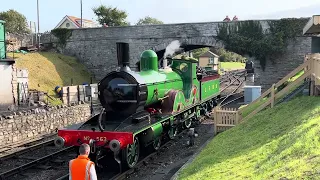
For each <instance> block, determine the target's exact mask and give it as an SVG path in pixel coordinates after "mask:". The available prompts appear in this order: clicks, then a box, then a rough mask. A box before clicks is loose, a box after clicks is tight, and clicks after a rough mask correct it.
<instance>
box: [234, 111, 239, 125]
mask: <svg viewBox="0 0 320 180" xmlns="http://www.w3.org/2000/svg"><path fill="white" fill-rule="evenodd" d="M238 124H239V111H236V122H235V125H238Z"/></svg>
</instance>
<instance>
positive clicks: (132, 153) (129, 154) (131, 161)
mask: <svg viewBox="0 0 320 180" xmlns="http://www.w3.org/2000/svg"><path fill="white" fill-rule="evenodd" d="M139 155H140V144H139V140H138V138H137V137H136V138H134V142H133V144H129V145H128V146H127V148H126V149H124V150H123V151H122V159H123V163H124V165H125V166H127V167H129V168H133V167H134V166H135V165H136V164H137V163H138V160H139Z"/></svg>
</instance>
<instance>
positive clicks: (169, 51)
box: [163, 40, 180, 59]
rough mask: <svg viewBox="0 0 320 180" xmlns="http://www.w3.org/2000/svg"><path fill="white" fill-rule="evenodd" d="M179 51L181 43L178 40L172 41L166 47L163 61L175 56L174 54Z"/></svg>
mask: <svg viewBox="0 0 320 180" xmlns="http://www.w3.org/2000/svg"><path fill="white" fill-rule="evenodd" d="M178 50H180V42H179V41H178V40H175V41H172V42H171V43H170V44H169V45H168V46H167V47H166V51H165V52H164V56H163V59H166V58H167V57H168V56H173V54H174V53H175V52H177V51H178Z"/></svg>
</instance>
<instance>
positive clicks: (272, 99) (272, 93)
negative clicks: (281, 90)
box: [271, 84, 275, 108]
mask: <svg viewBox="0 0 320 180" xmlns="http://www.w3.org/2000/svg"><path fill="white" fill-rule="evenodd" d="M274 87H275V84H272V87H271V108H273V106H274V100H275V99H274V89H275V88H274Z"/></svg>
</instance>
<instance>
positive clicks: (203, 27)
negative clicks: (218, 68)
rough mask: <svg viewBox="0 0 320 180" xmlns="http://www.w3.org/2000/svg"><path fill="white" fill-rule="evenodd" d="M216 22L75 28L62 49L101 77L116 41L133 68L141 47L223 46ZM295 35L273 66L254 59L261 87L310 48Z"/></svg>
mask: <svg viewBox="0 0 320 180" xmlns="http://www.w3.org/2000/svg"><path fill="white" fill-rule="evenodd" d="M259 22H260V23H261V24H262V27H263V28H264V29H267V28H268V25H267V21H265V20H259ZM219 23H221V22H204V23H183V24H164V25H150V26H126V27H108V28H89V29H85V28H82V29H75V30H73V32H72V36H71V37H70V39H69V40H68V42H67V44H66V48H65V49H64V50H63V52H64V53H65V54H68V55H71V56H75V57H77V58H78V59H79V60H80V61H81V62H82V63H83V64H84V65H85V66H86V67H87V68H88V69H89V71H91V72H92V73H93V74H94V75H95V79H97V80H101V79H102V78H103V77H105V76H106V75H107V74H108V73H109V72H110V71H113V70H115V69H116V67H117V56H116V42H127V43H129V45H130V61H131V62H130V66H131V67H132V69H133V70H136V62H138V61H139V58H140V54H141V53H142V52H143V51H144V50H146V49H153V50H155V51H162V50H164V49H165V48H166V47H167V46H168V45H169V44H170V43H171V42H172V41H174V40H179V41H180V42H181V43H182V44H184V45H200V46H211V47H223V44H221V43H219V42H217V41H216V38H215V37H216V35H217V34H216V32H217V31H216V30H217V27H218V24H219ZM301 31H302V30H301ZM41 38H42V39H41V42H43V43H50V42H57V39H56V38H55V37H53V36H52V35H50V34H44V35H42V36H41ZM299 39H300V40H301V41H300V40H298V41H296V42H295V43H293V44H292V45H290V46H289V47H288V51H287V53H286V54H284V55H283V56H282V57H279V58H276V59H279V61H278V60H276V62H277V64H276V65H274V67H273V65H271V64H270V63H268V64H267V67H266V71H265V72H263V71H262V70H259V63H255V64H256V66H257V68H258V69H257V74H256V76H257V77H258V78H259V79H258V82H259V83H261V85H262V86H263V89H265V88H267V87H269V86H270V85H271V84H272V82H275V81H277V80H278V79H281V78H282V77H284V76H285V75H286V74H287V73H288V72H290V71H291V70H292V69H294V68H295V67H297V66H298V65H299V63H301V62H302V61H303V58H302V56H303V54H306V53H309V52H310V51H311V39H310V38H308V37H301V38H299Z"/></svg>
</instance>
